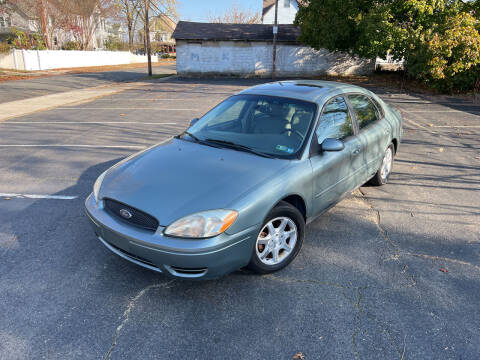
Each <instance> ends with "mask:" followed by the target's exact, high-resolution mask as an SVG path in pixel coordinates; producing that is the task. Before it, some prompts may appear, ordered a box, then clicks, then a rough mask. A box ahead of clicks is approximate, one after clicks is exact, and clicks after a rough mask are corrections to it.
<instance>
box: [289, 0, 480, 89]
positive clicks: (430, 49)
mask: <svg viewBox="0 0 480 360" xmlns="http://www.w3.org/2000/svg"><path fill="white" fill-rule="evenodd" d="M479 1H480V0H475V1H466V2H463V1H461V0H310V1H309V2H308V3H306V4H304V5H300V9H299V11H298V13H297V17H296V20H295V23H296V24H297V25H299V26H300V27H301V29H302V36H301V40H302V41H303V42H305V43H306V44H308V45H310V46H312V47H314V48H316V49H320V48H326V49H328V50H330V51H345V52H348V53H350V54H353V55H358V56H361V57H367V58H372V59H374V58H375V57H377V56H379V57H385V56H386V55H387V54H391V55H392V56H393V57H394V58H395V59H397V60H399V59H404V60H405V66H406V72H407V74H408V75H409V76H410V77H413V78H417V79H421V80H424V81H426V82H430V83H431V84H432V85H434V86H437V87H439V88H442V89H445V90H451V89H452V88H453V87H456V86H457V85H458V82H457V81H456V80H455V79H460V78H463V80H462V81H463V83H465V84H466V83H471V84H473V83H475V81H476V80H477V79H476V78H477V73H478V72H477V71H473V70H475V69H476V65H477V64H480V46H479V45H480V34H479V32H478V29H479V28H480V26H479V17H480V6H479ZM465 79H468V81H467V82H465V81H464V80H465Z"/></svg>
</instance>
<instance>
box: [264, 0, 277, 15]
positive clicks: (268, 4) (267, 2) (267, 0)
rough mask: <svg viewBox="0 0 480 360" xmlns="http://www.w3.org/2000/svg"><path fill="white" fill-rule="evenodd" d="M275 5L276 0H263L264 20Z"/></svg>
mask: <svg viewBox="0 0 480 360" xmlns="http://www.w3.org/2000/svg"><path fill="white" fill-rule="evenodd" d="M274 5H275V0H263V9H262V18H263V17H264V16H265V14H266V13H267V12H268V10H270V9H271V8H272V7H273V6H274Z"/></svg>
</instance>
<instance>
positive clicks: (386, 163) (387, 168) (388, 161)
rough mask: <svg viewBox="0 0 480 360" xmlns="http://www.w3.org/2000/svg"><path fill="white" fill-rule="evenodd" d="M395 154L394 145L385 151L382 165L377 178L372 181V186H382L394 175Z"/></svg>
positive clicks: (376, 175)
mask: <svg viewBox="0 0 480 360" xmlns="http://www.w3.org/2000/svg"><path fill="white" fill-rule="evenodd" d="M394 153H395V150H394V147H393V144H390V146H389V147H388V148H387V150H386V151H385V154H384V155H383V160H382V164H381V165H380V168H379V169H378V171H377V173H376V174H375V176H374V177H373V178H372V179H371V180H370V184H372V185H375V186H382V185H384V184H386V183H387V182H388V178H389V176H390V174H391V173H392V168H393V155H394Z"/></svg>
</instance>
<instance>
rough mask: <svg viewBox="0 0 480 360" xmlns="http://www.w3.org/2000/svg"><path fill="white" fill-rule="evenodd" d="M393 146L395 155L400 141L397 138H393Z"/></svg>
mask: <svg viewBox="0 0 480 360" xmlns="http://www.w3.org/2000/svg"><path fill="white" fill-rule="evenodd" d="M392 144H393V151H394V152H395V154H396V153H397V149H398V140H397V139H396V138H393V139H392Z"/></svg>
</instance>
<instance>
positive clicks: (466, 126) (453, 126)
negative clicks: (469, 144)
mask: <svg viewBox="0 0 480 360" xmlns="http://www.w3.org/2000/svg"><path fill="white" fill-rule="evenodd" d="M433 127H434V128H480V125H434V126H433Z"/></svg>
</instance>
